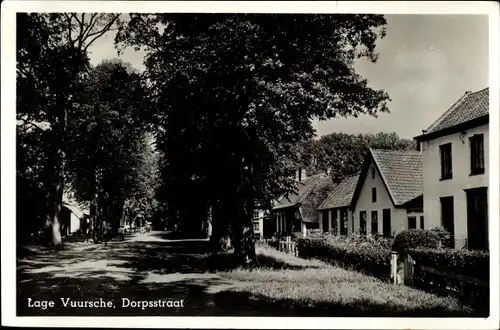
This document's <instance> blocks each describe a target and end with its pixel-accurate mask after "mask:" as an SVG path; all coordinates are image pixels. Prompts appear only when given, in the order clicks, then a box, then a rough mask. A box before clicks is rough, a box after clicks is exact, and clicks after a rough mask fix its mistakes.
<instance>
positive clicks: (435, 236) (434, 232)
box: [391, 228, 450, 255]
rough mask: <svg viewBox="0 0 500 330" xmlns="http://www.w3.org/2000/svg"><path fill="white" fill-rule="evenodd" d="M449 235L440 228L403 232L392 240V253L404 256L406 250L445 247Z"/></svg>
mask: <svg viewBox="0 0 500 330" xmlns="http://www.w3.org/2000/svg"><path fill="white" fill-rule="evenodd" d="M449 238H450V234H449V233H448V232H447V231H446V230H444V229H442V228H433V229H408V230H403V231H402V232H400V233H399V234H397V235H396V237H395V238H394V243H393V244H392V248H391V249H392V251H396V252H398V253H399V254H400V255H405V254H406V253H407V252H408V249H414V248H431V249H437V248H438V247H440V245H442V246H447V243H448V240H449Z"/></svg>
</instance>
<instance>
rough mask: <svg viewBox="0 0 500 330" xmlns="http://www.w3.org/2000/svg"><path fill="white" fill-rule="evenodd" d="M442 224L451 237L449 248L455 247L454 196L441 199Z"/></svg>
mask: <svg viewBox="0 0 500 330" xmlns="http://www.w3.org/2000/svg"><path fill="white" fill-rule="evenodd" d="M440 200H441V224H442V226H443V228H444V229H446V231H448V232H449V233H450V235H451V239H450V242H449V247H451V248H454V247H455V238H454V235H455V214H454V210H453V196H450V197H441V198H440Z"/></svg>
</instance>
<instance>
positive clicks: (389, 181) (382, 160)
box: [353, 148, 424, 206]
mask: <svg viewBox="0 0 500 330" xmlns="http://www.w3.org/2000/svg"><path fill="white" fill-rule="evenodd" d="M371 160H373V162H374V163H375V166H376V167H377V169H378V171H379V173H380V175H381V177H382V181H383V182H384V185H385V187H386V189H387V191H388V192H389V195H390V197H391V200H392V202H393V203H394V205H395V206H403V205H404V204H405V203H407V202H409V201H411V200H413V199H415V198H416V197H418V196H420V195H422V194H423V189H424V185H423V181H424V180H423V161H422V154H421V153H420V152H419V151H403V150H381V149H372V148H370V149H369V152H368V154H367V157H366V158H365V162H364V165H363V171H362V172H361V175H360V180H359V181H358V183H357V185H356V190H355V192H354V196H353V203H355V202H356V201H357V198H358V197H359V193H360V190H361V187H362V186H363V183H364V181H365V178H366V175H367V172H368V169H369V165H370V163H371Z"/></svg>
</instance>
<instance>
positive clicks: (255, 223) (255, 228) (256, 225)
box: [253, 221, 260, 233]
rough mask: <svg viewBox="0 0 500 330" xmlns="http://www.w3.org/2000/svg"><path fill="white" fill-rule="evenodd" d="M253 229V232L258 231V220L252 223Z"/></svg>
mask: <svg viewBox="0 0 500 330" xmlns="http://www.w3.org/2000/svg"><path fill="white" fill-rule="evenodd" d="M253 231H254V232H256V233H257V232H260V226H259V222H258V221H254V223H253Z"/></svg>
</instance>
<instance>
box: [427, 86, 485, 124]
mask: <svg viewBox="0 0 500 330" xmlns="http://www.w3.org/2000/svg"><path fill="white" fill-rule="evenodd" d="M476 93H477V92H476ZM470 94H472V92H471V91H466V92H465V93H464V94H463V95H462V96H461V97H460V98H459V99H458V100H456V101H455V102H454V103H453V104H452V105H451V106H450V107H449V108H448V110H446V111H445V112H444V113H443V114H441V116H439V117H438V119H436V120H435V121H434V122H433V123H432V124H431V125H430V126H429V127H427V129H425V130H422V133H424V134H425V133H427V132H429V131H431V130H433V129H434V128H435V127H436V126H438V125H439V124H440V123H441V122H442V121H443V120H444V119H445V118H446V117H447V116H448V115H449V114H450V113H451V112H452V111H453V110H455V109H456V108H457V106H458V105H459V104H461V103H462V102H463V101H464V100H465V99H466V97H467V96H469V95H470Z"/></svg>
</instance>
